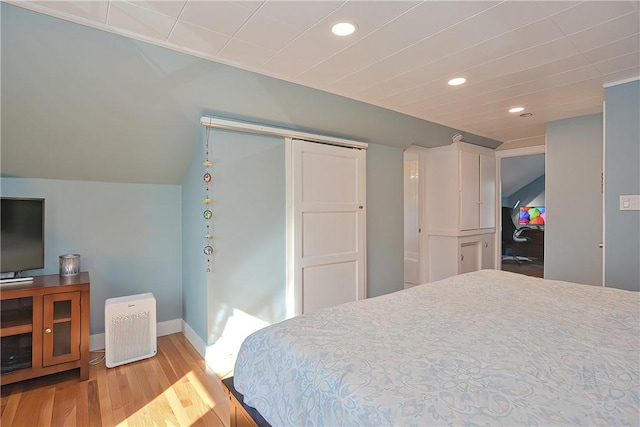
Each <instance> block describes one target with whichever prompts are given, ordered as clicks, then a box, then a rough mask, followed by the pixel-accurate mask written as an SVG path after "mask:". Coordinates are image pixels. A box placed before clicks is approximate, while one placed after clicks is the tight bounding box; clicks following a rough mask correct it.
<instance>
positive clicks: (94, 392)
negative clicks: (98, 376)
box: [87, 379, 102, 427]
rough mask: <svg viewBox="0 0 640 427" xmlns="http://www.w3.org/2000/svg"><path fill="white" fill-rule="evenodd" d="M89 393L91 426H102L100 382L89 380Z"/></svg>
mask: <svg viewBox="0 0 640 427" xmlns="http://www.w3.org/2000/svg"><path fill="white" fill-rule="evenodd" d="M87 386H88V388H89V393H88V394H87V399H88V408H89V426H90V427H100V426H102V413H101V411H100V390H99V389H98V381H96V380H91V379H90V380H89V381H88V384H87Z"/></svg>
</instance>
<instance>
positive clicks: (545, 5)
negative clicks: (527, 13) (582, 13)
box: [538, 0, 580, 15]
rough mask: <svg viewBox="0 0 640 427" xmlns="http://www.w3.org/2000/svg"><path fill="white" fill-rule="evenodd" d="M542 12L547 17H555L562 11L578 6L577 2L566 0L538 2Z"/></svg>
mask: <svg viewBox="0 0 640 427" xmlns="http://www.w3.org/2000/svg"><path fill="white" fill-rule="evenodd" d="M538 3H539V4H540V7H541V8H542V10H544V11H545V12H546V13H547V14H548V15H555V14H556V13H560V12H562V11H564V10H567V9H570V8H572V7H576V6H577V5H579V4H580V2H578V1H567V0H559V1H540V2H538Z"/></svg>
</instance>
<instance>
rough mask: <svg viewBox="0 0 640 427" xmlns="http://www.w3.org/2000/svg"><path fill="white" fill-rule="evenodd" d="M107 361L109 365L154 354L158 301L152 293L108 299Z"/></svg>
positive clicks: (106, 312) (106, 309) (120, 363)
mask: <svg viewBox="0 0 640 427" xmlns="http://www.w3.org/2000/svg"><path fill="white" fill-rule="evenodd" d="M104 311H105V361H106V365H107V367H108V368H112V367H114V366H118V365H122V364H125V363H130V362H135V361H136V360H141V359H146V358H148V357H152V356H155V354H156V353H157V340H156V300H155V298H154V297H153V294H150V293H147V294H140V295H131V296H127V297H120V298H110V299H108V300H107V301H106V302H105V310H104Z"/></svg>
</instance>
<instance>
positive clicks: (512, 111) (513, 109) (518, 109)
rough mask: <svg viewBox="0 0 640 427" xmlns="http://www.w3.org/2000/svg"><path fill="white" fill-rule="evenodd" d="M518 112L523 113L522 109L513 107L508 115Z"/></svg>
mask: <svg viewBox="0 0 640 427" xmlns="http://www.w3.org/2000/svg"><path fill="white" fill-rule="evenodd" d="M520 111H524V108H523V107H513V108H510V109H509V112H510V113H519V112H520Z"/></svg>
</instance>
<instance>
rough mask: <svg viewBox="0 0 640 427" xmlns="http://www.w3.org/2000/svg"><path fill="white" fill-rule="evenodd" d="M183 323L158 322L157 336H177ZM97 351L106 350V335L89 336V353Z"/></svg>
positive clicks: (181, 321)
mask: <svg viewBox="0 0 640 427" xmlns="http://www.w3.org/2000/svg"><path fill="white" fill-rule="evenodd" d="M183 323H184V321H183V320H182V319H173V320H166V321H164V322H158V323H156V336H159V337H162V336H164V335H171V334H176V333H178V332H182V324H183ZM189 329H191V328H189ZM194 334H195V332H194ZM185 335H186V334H185ZM196 336H197V335H196ZM187 338H188V337H187ZM189 341H191V340H189ZM192 344H193V342H192ZM194 347H195V345H194ZM196 348H197V347H196ZM97 350H104V334H95V335H91V336H89V351H97ZM203 357H204V356H203Z"/></svg>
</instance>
